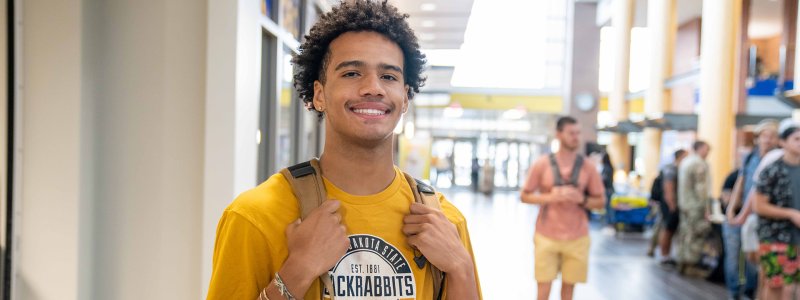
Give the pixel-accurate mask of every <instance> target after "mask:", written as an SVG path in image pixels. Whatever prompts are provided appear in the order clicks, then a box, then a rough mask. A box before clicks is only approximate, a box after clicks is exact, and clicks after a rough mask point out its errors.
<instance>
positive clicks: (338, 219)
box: [331, 212, 342, 224]
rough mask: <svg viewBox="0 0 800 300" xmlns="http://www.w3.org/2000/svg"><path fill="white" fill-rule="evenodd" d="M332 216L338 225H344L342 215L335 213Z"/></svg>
mask: <svg viewBox="0 0 800 300" xmlns="http://www.w3.org/2000/svg"><path fill="white" fill-rule="evenodd" d="M331 216H332V217H333V219H334V220H336V224H341V223H342V214H340V213H338V212H335V213H333V214H332V215H331Z"/></svg>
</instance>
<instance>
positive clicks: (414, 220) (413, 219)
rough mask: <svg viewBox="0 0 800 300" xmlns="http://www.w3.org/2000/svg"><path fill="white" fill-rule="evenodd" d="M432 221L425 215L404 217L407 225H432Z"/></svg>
mask: <svg viewBox="0 0 800 300" xmlns="http://www.w3.org/2000/svg"><path fill="white" fill-rule="evenodd" d="M430 222H431V219H430V216H429V215H427V214H425V215H406V216H405V217H403V223H405V224H422V223H430Z"/></svg>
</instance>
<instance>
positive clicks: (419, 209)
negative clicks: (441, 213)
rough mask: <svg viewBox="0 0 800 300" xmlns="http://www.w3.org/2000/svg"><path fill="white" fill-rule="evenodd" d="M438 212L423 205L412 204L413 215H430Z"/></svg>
mask: <svg viewBox="0 0 800 300" xmlns="http://www.w3.org/2000/svg"><path fill="white" fill-rule="evenodd" d="M435 211H436V210H435V209H433V208H432V207H428V206H427V205H425V204H422V203H417V202H414V203H411V213H412V214H416V215H422V214H429V213H432V212H435Z"/></svg>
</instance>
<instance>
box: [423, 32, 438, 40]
mask: <svg viewBox="0 0 800 300" xmlns="http://www.w3.org/2000/svg"><path fill="white" fill-rule="evenodd" d="M419 39H420V40H423V41H430V40H433V39H436V35H435V34H432V33H420V34H419Z"/></svg>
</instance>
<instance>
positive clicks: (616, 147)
mask: <svg viewBox="0 0 800 300" xmlns="http://www.w3.org/2000/svg"><path fill="white" fill-rule="evenodd" d="M613 1H614V2H613V3H612V6H613V7H612V16H611V26H612V27H613V32H614V43H615V47H614V85H613V87H612V90H611V93H610V95H609V98H608V110H609V111H610V112H611V115H612V116H613V117H614V119H615V120H616V121H617V122H619V121H624V120H627V119H628V101H627V100H626V99H625V95H626V94H627V93H628V82H629V74H630V53H631V26H632V25H631V24H632V22H633V8H634V4H635V3H634V1H633V0H613ZM608 152H609V153H608V154H609V155H610V156H611V160H612V162H613V163H614V167H616V168H620V167H622V168H624V169H626V170H627V169H629V168H630V165H629V163H628V161H629V159H630V158H629V157H630V154H629V153H630V149H629V146H628V136H627V134H614V135H613V137H612V138H611V144H610V145H609V149H608Z"/></svg>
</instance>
